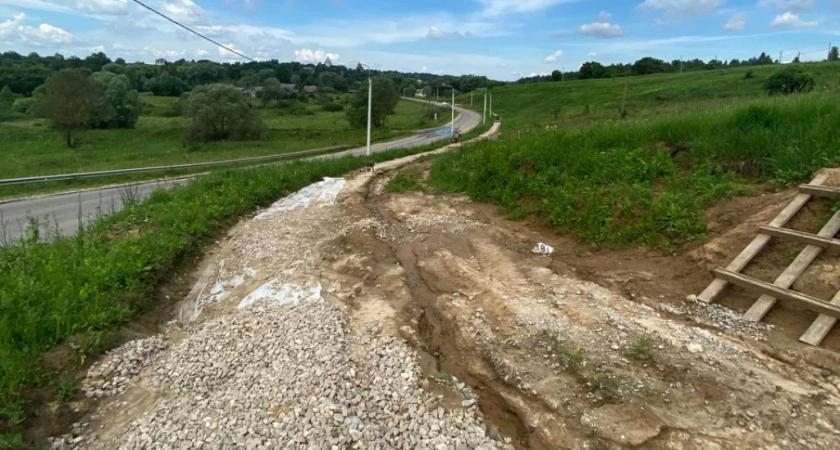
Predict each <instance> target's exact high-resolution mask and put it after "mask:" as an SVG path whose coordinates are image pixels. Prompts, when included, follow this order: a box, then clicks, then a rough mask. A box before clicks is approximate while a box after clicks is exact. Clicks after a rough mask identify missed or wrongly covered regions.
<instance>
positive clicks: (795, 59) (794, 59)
mask: <svg viewBox="0 0 840 450" xmlns="http://www.w3.org/2000/svg"><path fill="white" fill-rule="evenodd" d="M792 62H793V63H794V64H799V63H800V62H801V61H800V60H799V55H796V57H795V58H793V61H792Z"/></svg>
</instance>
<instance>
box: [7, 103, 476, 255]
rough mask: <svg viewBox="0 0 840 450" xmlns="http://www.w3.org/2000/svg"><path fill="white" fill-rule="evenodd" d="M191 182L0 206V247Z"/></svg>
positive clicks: (439, 132) (472, 120)
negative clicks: (37, 228)
mask: <svg viewBox="0 0 840 450" xmlns="http://www.w3.org/2000/svg"><path fill="white" fill-rule="evenodd" d="M455 110H456V111H457V112H458V113H459V116H458V117H456V119H455V128H456V129H458V130H460V134H464V133H466V132H468V131H470V130H472V129H473V128H475V127H476V126H478V124H479V123H480V122H481V115H480V114H478V113H476V112H473V111H470V110H467V109H463V108H460V107H458V106H456V107H455ZM449 133H450V124H449V123H447V125H446V126H444V127H440V128H436V129H434V130H431V131H425V132H422V133H418V134H416V135H413V136H409V137H405V138H401V139H395V140H393V141H386V142H380V143H377V144H373V145H371V152H372V153H380V152H386V151H389V150H395V149H401V148H412V147H419V146H423V145H427V144H430V143H432V142H434V141H437V140H440V139H442V138H445V137H446V136H449ZM366 150H367V149H366V148H365V147H359V148H353V149H350V150H345V151H343V152H337V153H330V154H328V155H321V156H316V157H315V158H340V157H343V156H349V155H353V156H362V155H364V154H365V153H366ZM190 179H191V178H182V179H179V180H166V181H150V182H145V183H136V184H131V185H129V186H117V187H113V186H112V187H106V188H101V189H92V190H86V191H81V192H73V193H65V194H55V195H47V196H41V197H35V198H29V199H22V200H16V201H11V202H7V203H2V204H0V245H3V244H5V243H8V242H14V241H16V240H17V239H18V238H19V237H20V236H21V235H22V234H23V232H24V230H25V228H26V225H27V223H28V222H29V220H30V218H37V219H38V220H39V223H40V224H41V225H42V230H49V231H42V234H43V233H45V232H46V233H54V232H58V233H60V234H63V235H71V234H75V233H76V232H77V231H78V230H79V225H80V223H82V222H83V221H84V222H87V221H90V220H92V219H94V218H96V217H97V216H98V215H100V214H110V213H111V212H114V211H117V210H119V209H120V208H122V204H123V198H125V197H126V196H127V195H129V196H140V197H143V198H145V197H146V196H148V195H149V194H150V193H152V192H154V191H155V190H157V189H168V188H171V187H173V186H177V185H182V184H185V183H188V182H189V181H190Z"/></svg>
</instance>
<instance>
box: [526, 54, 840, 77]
mask: <svg viewBox="0 0 840 450" xmlns="http://www.w3.org/2000/svg"><path fill="white" fill-rule="evenodd" d="M827 60H828V61H837V60H838V51H837V47H832V48H831V50H830V51H829V53H828V58H827ZM794 62H799V58H798V57H797V58H796V59H794ZM771 64H779V61H774V60H773V58H772V57H770V55H768V54H767V53H765V52H761V54H760V55H759V56H757V57H752V58H749V59H737V58H734V59H731V60H729V61H723V60H718V59H711V60H709V61H703V60H701V59H697V58H695V59H691V60H679V59H675V60H673V61H670V62H669V61H665V60H662V59H658V58H654V57H651V56H646V57H644V58H641V59H639V60H638V61H636V62H633V63H627V64H624V63H618V64H610V65H603V64H601V63H599V62H597V61H587V62H585V63H583V64H581V66H580V69H579V70H577V71H573V72H561V71H559V70H555V71H553V72H552V73H551V74H550V75H537V76H533V77H524V78H520V79H519V80H517V83H520V84H523V83H542V82H546V81H561V80H587V79H595V78H621V77H630V76H640V75H652V74H657V73H679V72H694V71H701V70H718V69H727V68H733V67H744V66H765V65H771Z"/></svg>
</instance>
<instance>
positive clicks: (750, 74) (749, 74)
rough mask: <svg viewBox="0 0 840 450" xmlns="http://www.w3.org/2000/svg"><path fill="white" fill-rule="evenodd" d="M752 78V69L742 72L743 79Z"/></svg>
mask: <svg viewBox="0 0 840 450" xmlns="http://www.w3.org/2000/svg"><path fill="white" fill-rule="evenodd" d="M753 78H755V74H754V73H753V71H752V70H748V71H747V73H745V74H744V79H745V80H751V79H753Z"/></svg>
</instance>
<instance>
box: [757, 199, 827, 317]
mask: <svg viewBox="0 0 840 450" xmlns="http://www.w3.org/2000/svg"><path fill="white" fill-rule="evenodd" d="M838 231H840V211H838V212H836V213H835V214H834V215H833V216H832V217H831V219H829V220H828V223H826V224H825V226H824V227H822V229H821V230H820V232H819V233H817V236H819V237H826V238H831V237H834V235H835V234H837V232H838ZM822 250H823V249H822V247H818V246H816V245H808V246H806V247H805V248H804V249H803V250H802V251H801V252H800V253H799V255H798V256H797V257H796V259H794V260H793V262H792V263H790V265H789V266H788V267H787V269H785V271H784V272H782V274H781V275H779V277H778V278H776V281H775V282H773V284H775V285H776V286H778V287H780V288H783V289H787V288H789V287H791V286H793V283H795V282H796V280H797V279H798V278H799V277H800V276H801V275H802V274H803V273H804V272H805V270H807V269H808V266H810V265H811V263H812V262H814V260H815V259H817V256H819V255H820V253H822ZM775 304H776V299H775V298H773V297H772V296H770V295H766V294H765V295H762V296H761V297H759V298H758V300H756V302H755V303H753V305H752V306H751V307H750V309H749V310H748V311H747V312H746V313H745V314H744V318H745V319H747V320H752V321H753V322H759V321H761V319H763V318H764V316H765V315H767V313H768V312H769V311H770V309H771V308H773V306H774V305H775Z"/></svg>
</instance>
